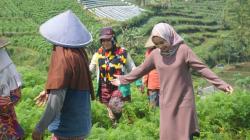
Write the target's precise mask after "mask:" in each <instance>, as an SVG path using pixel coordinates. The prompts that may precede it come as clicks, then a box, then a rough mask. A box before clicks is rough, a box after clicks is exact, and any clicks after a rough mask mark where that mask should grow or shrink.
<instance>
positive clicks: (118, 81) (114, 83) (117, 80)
mask: <svg viewBox="0 0 250 140" xmlns="http://www.w3.org/2000/svg"><path fill="white" fill-rule="evenodd" d="M119 76H120V75H114V77H116V79H113V80H111V84H113V85H115V86H120V85H121V81H120V80H119Z"/></svg>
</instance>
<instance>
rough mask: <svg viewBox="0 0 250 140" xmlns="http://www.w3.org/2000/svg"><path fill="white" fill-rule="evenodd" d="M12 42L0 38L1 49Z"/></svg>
mask: <svg viewBox="0 0 250 140" xmlns="http://www.w3.org/2000/svg"><path fill="white" fill-rule="evenodd" d="M9 43H10V42H9V41H8V40H7V39H4V38H0V48H3V47H5V46H7V45H8V44H9Z"/></svg>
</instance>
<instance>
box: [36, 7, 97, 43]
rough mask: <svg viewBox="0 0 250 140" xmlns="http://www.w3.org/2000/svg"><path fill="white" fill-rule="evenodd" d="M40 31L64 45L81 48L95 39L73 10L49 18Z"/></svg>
mask: <svg viewBox="0 0 250 140" xmlns="http://www.w3.org/2000/svg"><path fill="white" fill-rule="evenodd" d="M39 31H40V34H41V35H42V36H43V37H44V38H45V39H46V40H48V41H49V42H51V43H52V44H54V45H59V46H62V47H68V48H80V47H84V46H87V45H88V44H90V43H91V42H92V41H93V38H92V35H91V34H90V32H89V31H88V30H87V28H86V27H85V26H84V25H83V23H82V22H81V21H80V20H79V19H78V18H77V16H76V15H75V14H74V13H73V12H72V11H71V10H68V11H66V12H63V13H61V14H59V15H57V16H55V17H53V18H51V19H49V20H48V21H46V22H45V23H43V24H42V25H41V26H40V29H39Z"/></svg>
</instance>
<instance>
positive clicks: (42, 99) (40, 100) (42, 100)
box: [34, 91, 49, 107]
mask: <svg viewBox="0 0 250 140" xmlns="http://www.w3.org/2000/svg"><path fill="white" fill-rule="evenodd" d="M48 96H49V95H48V94H47V93H46V92H45V91H42V92H40V94H39V95H38V96H37V97H36V98H35V99H34V101H36V105H38V106H39V107H41V106H44V105H45V104H46V102H47V100H48Z"/></svg>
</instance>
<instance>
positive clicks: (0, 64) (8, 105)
mask: <svg viewBox="0 0 250 140" xmlns="http://www.w3.org/2000/svg"><path fill="white" fill-rule="evenodd" d="M7 44H8V41H7V40H5V39H3V38H0V139H1V140H21V139H22V138H23V136H24V131H23V129H22V128H21V126H20V125H19V123H18V121H17V117H16V113H15V109H14V106H15V105H16V104H17V102H18V101H19V100H20V97H21V78H20V76H19V73H18V72H17V71H16V67H15V65H14V64H13V62H12V61H11V59H10V57H9V55H8V53H7V51H6V50H5V48H4V47H5V46H6V45H7Z"/></svg>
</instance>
